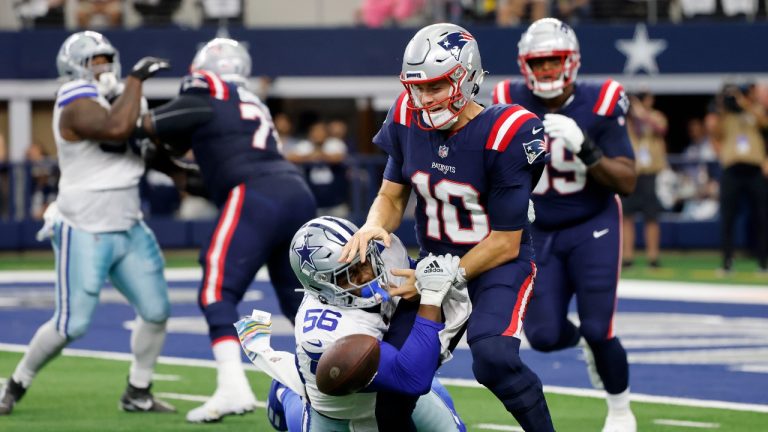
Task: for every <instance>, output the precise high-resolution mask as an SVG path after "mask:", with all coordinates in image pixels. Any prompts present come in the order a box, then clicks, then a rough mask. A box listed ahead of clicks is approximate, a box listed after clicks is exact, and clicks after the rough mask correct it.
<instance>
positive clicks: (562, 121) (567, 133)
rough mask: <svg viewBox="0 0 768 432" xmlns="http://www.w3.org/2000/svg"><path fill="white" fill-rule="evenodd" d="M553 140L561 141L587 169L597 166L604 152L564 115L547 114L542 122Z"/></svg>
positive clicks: (573, 121)
mask: <svg viewBox="0 0 768 432" xmlns="http://www.w3.org/2000/svg"><path fill="white" fill-rule="evenodd" d="M541 123H542V124H543V125H544V130H545V131H546V132H547V135H549V137H550V138H552V139H561V140H563V143H565V148H566V149H568V150H569V151H570V152H571V153H573V154H575V155H576V156H578V157H579V159H581V161H582V162H584V164H585V165H586V166H587V167H592V166H593V165H595V164H596V163H597V162H598V161H599V160H600V158H601V157H603V151H602V150H600V147H598V146H596V145H595V143H593V142H592V140H590V139H589V137H587V136H586V135H585V134H584V131H582V130H581V128H580V127H579V125H578V124H576V121H575V120H573V119H572V118H570V117H567V116H564V115H562V114H545V115H544V120H543V121H542V122H541Z"/></svg>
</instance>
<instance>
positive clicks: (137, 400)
mask: <svg viewBox="0 0 768 432" xmlns="http://www.w3.org/2000/svg"><path fill="white" fill-rule="evenodd" d="M151 388H152V385H151V384H150V386H149V387H147V388H139V387H134V386H132V385H131V383H128V387H126V389H125V393H123V396H122V397H121V398H120V405H119V407H120V409H122V410H123V411H126V412H162V413H174V412H176V408H174V407H173V405H171V404H169V403H168V402H164V401H162V400H160V399H155V397H154V396H152V392H150V391H149V389H151Z"/></svg>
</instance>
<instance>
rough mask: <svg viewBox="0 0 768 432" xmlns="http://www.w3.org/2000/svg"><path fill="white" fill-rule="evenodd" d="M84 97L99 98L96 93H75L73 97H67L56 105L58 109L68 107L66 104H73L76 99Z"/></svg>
mask: <svg viewBox="0 0 768 432" xmlns="http://www.w3.org/2000/svg"><path fill="white" fill-rule="evenodd" d="M85 97H87V98H92V97H94V98H95V97H99V94H98V93H91V92H87V93H77V94H74V95H72V96H70V97H68V98H66V99H63V100H60V101H59V103H58V107H59V108H61V107H63V106H65V105H68V104H70V103H72V102H74V101H75V100H77V99H81V98H85Z"/></svg>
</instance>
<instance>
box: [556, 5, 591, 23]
mask: <svg viewBox="0 0 768 432" xmlns="http://www.w3.org/2000/svg"><path fill="white" fill-rule="evenodd" d="M556 1H557V10H556V11H555V13H556V15H557V17H558V18H560V20H562V21H565V22H567V23H569V24H571V25H573V24H577V23H579V22H580V21H585V20H588V19H589V18H590V15H591V13H592V10H591V7H590V6H591V4H590V2H591V0H556Z"/></svg>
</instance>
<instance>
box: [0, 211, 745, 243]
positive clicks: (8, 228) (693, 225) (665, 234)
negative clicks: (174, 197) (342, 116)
mask: <svg viewBox="0 0 768 432" xmlns="http://www.w3.org/2000/svg"><path fill="white" fill-rule="evenodd" d="M147 224H148V225H149V226H150V228H152V230H153V231H154V232H155V236H157V240H158V242H160V246H162V247H163V248H164V249H183V248H198V247H200V246H201V245H203V244H204V243H205V241H206V240H207V239H208V237H209V236H210V234H211V232H213V229H214V227H215V226H214V225H215V221H178V220H174V219H160V218H154V219H149V220H147ZM42 225H43V224H42V222H41V221H24V222H0V250H6V251H7V250H31V249H46V248H49V247H50V245H49V242H48V241H45V242H38V241H37V240H35V233H36V232H37V230H39V229H40V227H41V226H42ZM413 226H414V221H413V220H412V219H406V220H404V221H403V224H402V226H401V227H400V228H399V229H398V230H397V231H396V234H397V236H398V237H400V238H401V239H402V240H403V242H404V243H405V244H406V245H407V246H409V247H416V238H415V235H414V229H413ZM746 226H747V223H746V221H745V220H744V221H740V223H739V225H738V227H737V235H736V245H737V246H738V247H745V246H746V245H747V242H748V239H747V235H746V233H747V229H746ZM719 233H720V223H719V221H717V220H714V221H704V222H684V223H683V222H662V223H661V234H662V236H661V237H662V238H661V246H662V247H663V248H665V249H716V248H718V247H719V246H720V234H719ZM636 238H637V239H638V242H640V246H642V238H643V234H642V225H641V224H640V222H638V224H637V229H636Z"/></svg>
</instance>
